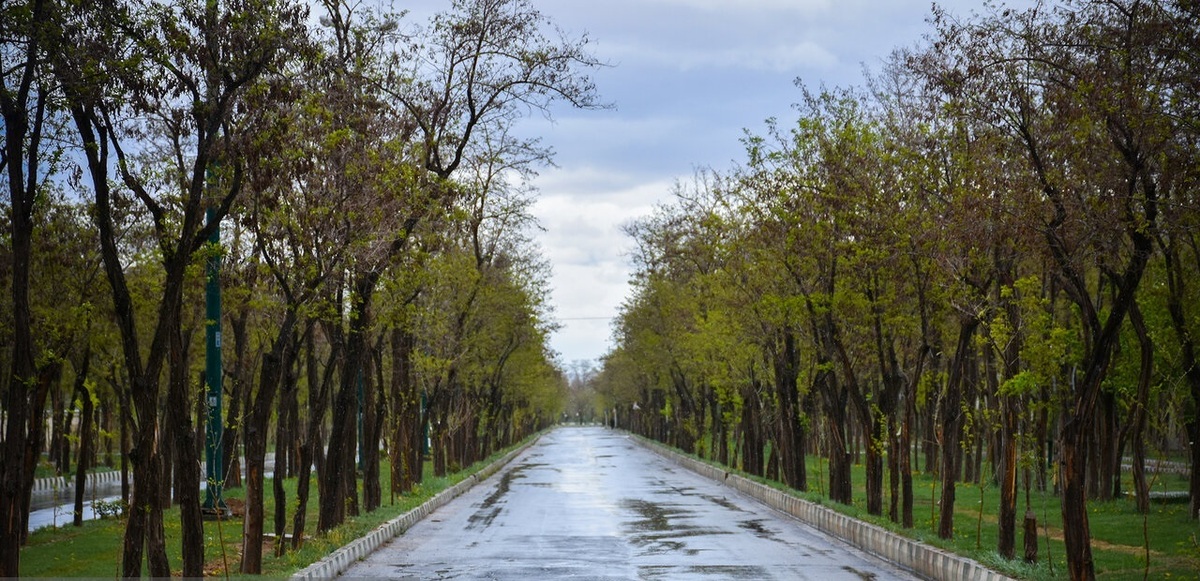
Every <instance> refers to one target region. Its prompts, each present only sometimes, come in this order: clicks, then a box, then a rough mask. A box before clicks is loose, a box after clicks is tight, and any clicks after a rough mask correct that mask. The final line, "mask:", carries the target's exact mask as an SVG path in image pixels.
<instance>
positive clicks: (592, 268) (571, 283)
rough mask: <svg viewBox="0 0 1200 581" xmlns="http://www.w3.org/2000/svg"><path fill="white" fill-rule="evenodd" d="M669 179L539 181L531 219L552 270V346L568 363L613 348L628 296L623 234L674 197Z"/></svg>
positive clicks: (569, 175) (595, 170)
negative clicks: (557, 324) (614, 326)
mask: <svg viewBox="0 0 1200 581" xmlns="http://www.w3.org/2000/svg"><path fill="white" fill-rule="evenodd" d="M672 183H673V182H672V179H671V178H669V177H658V178H654V177H648V176H638V175H632V174H627V173H622V172H620V171H617V170H615V169H612V168H602V167H599V166H579V167H573V168H570V169H554V170H551V171H548V172H545V173H544V174H543V175H541V176H539V177H538V179H537V181H536V182H535V184H536V185H537V186H538V188H539V190H540V191H541V196H539V198H538V201H537V202H536V203H535V204H534V207H533V214H534V216H535V217H536V218H537V219H538V221H539V223H540V224H541V225H542V227H543V228H544V229H545V231H544V232H541V233H540V234H539V237H538V238H539V243H540V244H541V246H542V248H543V251H544V252H545V254H546V257H547V258H549V259H550V261H551V263H552V264H553V274H552V276H551V279H550V287H551V290H550V292H551V300H552V301H553V303H554V304H555V305H556V313H555V314H556V316H557V317H558V318H559V319H560V321H561V323H562V328H561V329H560V330H559V331H557V332H556V333H555V334H554V336H553V337H552V338H551V344H552V346H553V348H554V349H555V350H556V351H558V352H559V353H560V354H561V356H562V359H563V361H564V362H571V361H574V360H577V359H596V358H598V357H600V356H601V355H603V354H604V351H605V350H606V349H607V348H608V347H607V346H608V340H609V336H610V334H611V330H610V326H609V325H610V322H611V320H612V318H613V317H615V316H616V314H617V312H618V309H619V308H620V305H621V303H622V302H623V301H624V300H625V297H626V296H627V295H628V294H629V277H630V274H631V272H632V269H631V268H630V266H629V262H628V256H627V255H628V251H629V249H630V247H631V244H632V241H631V240H630V239H629V238H628V237H626V236H625V234H624V232H623V231H622V230H621V227H622V226H623V225H625V224H627V223H629V222H630V221H632V220H634V219H637V218H639V217H642V216H645V215H647V214H649V213H650V212H651V211H653V208H654V205H655V204H656V203H657V201H658V200H661V199H663V198H665V197H666V196H667V195H668V194H669V192H670V191H671V184H672Z"/></svg>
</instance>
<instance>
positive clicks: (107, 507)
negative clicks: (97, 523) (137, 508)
mask: <svg viewBox="0 0 1200 581" xmlns="http://www.w3.org/2000/svg"><path fill="white" fill-rule="evenodd" d="M128 509H129V504H128V503H126V502H125V501H124V500H121V499H117V500H112V501H109V500H94V501H92V510H94V511H96V515H97V516H99V517H100V518H108V517H117V518H120V517H122V516H124V515H125V511H127V510H128Z"/></svg>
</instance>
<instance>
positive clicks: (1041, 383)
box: [595, 0, 1200, 579]
mask: <svg viewBox="0 0 1200 581" xmlns="http://www.w3.org/2000/svg"><path fill="white" fill-rule="evenodd" d="M929 22H930V26H931V30H930V31H929V33H928V34H927V36H926V40H925V42H924V43H923V44H922V45H920V46H918V47H915V48H912V49H906V50H898V51H896V52H894V53H893V55H892V56H891V57H890V58H889V59H887V61H886V62H885V63H884V66H883V67H882V68H881V70H880V71H879V72H878V73H876V74H872V75H870V76H869V77H868V79H867V81H866V82H865V83H864V86H863V87H862V88H849V89H838V90H835V89H822V90H820V91H813V90H809V89H805V88H803V86H801V88H802V99H801V100H800V103H799V104H798V106H797V110H798V118H797V119H796V120H795V121H794V122H793V123H791V124H790V125H787V124H780V123H778V122H775V121H772V122H770V123H769V124H768V129H767V130H766V131H765V132H764V134H763V135H753V134H748V135H747V137H746V138H745V139H744V143H745V159H744V160H743V161H742V162H740V163H739V164H737V165H736V166H735V167H733V168H731V169H729V170H727V171H704V172H699V174H698V175H697V176H696V177H695V178H694V179H693V180H691V181H690V182H684V183H681V184H679V185H678V186H677V187H676V190H675V192H674V197H673V201H672V202H670V203H667V204H665V205H664V206H662V207H661V208H659V209H658V210H657V211H656V213H655V214H654V215H653V216H651V217H648V218H646V219H644V220H641V221H639V222H636V223H634V224H632V225H631V226H630V227H629V228H628V232H629V234H630V235H631V236H632V238H633V239H634V240H635V241H636V250H635V252H634V255H635V263H636V274H635V291H636V292H635V294H634V296H633V297H632V298H631V299H629V300H628V302H627V303H626V304H625V305H624V307H623V310H622V313H621V316H620V318H619V323H618V327H617V329H616V346H615V347H614V349H613V350H612V351H611V352H610V353H609V354H608V355H607V357H606V360H605V362H604V367H603V371H602V373H601V374H600V375H599V376H598V378H597V380H596V383H595V385H596V386H597V389H598V390H599V391H600V392H601V393H602V394H603V395H604V396H605V398H606V402H607V403H606V405H607V406H608V407H609V408H610V409H612V408H616V413H617V421H618V422H621V423H622V425H627V426H630V427H632V428H633V429H635V430H637V431H639V432H642V433H644V434H647V435H649V436H651V437H654V438H658V439H662V440H664V441H668V442H671V443H672V444H674V445H677V446H679V447H680V448H682V449H684V450H686V451H689V452H692V451H695V452H698V453H702V454H706V455H709V456H711V457H714V458H716V459H718V460H720V461H721V462H728V463H733V464H736V465H739V466H740V467H742V468H743V469H745V470H746V471H748V472H752V473H755V474H770V475H772V476H775V477H778V478H780V479H781V480H782V481H784V482H786V483H787V484H789V485H791V486H792V487H795V488H798V489H802V490H804V489H808V488H811V487H813V483H812V482H811V481H810V479H809V475H808V474H806V469H805V464H804V461H803V458H804V454H805V453H808V452H810V451H811V452H818V453H820V454H822V455H824V456H825V457H827V458H828V463H829V471H828V483H827V484H826V483H818V484H817V486H818V487H821V488H823V489H826V490H827V491H828V494H829V495H830V497H831V498H832V499H834V500H837V501H840V502H843V503H849V502H851V488H850V485H851V482H850V475H851V472H850V466H851V462H852V457H853V455H854V454H855V453H856V451H857V450H859V449H861V450H862V451H863V452H864V453H865V461H864V464H865V468H866V508H867V510H868V511H869V512H870V513H872V514H883V511H884V510H885V492H886V493H888V494H887V496H888V497H889V498H890V502H889V503H888V506H887V507H886V508H887V510H888V514H889V515H890V517H891V518H892V519H893V520H895V521H896V522H898V523H902V524H903V526H905V527H911V526H913V514H912V505H913V490H912V471H913V466H914V463H919V464H920V465H923V466H924V468H925V470H928V471H931V472H933V473H937V474H939V475H940V479H941V484H940V488H941V499H940V509H939V510H940V521H939V526H938V534H939V535H940V536H942V537H944V538H948V537H950V536H951V535H953V528H952V525H953V521H952V515H953V512H954V510H955V483H956V482H957V481H959V480H960V479H968V480H974V481H976V482H978V481H979V479H980V478H981V475H982V472H983V470H984V468H983V463H985V462H986V463H988V464H989V465H990V470H991V474H994V478H995V480H996V482H997V483H998V485H999V487H1000V489H1001V496H1002V500H1001V506H1000V511H999V515H1000V536H999V541H998V543H999V544H998V547H997V548H998V551H999V553H1001V554H1002V555H1004V556H1006V557H1008V558H1013V557H1014V553H1015V544H1016V528H1017V521H1016V517H1017V508H1018V500H1017V499H1018V481H1021V480H1022V475H1023V482H1024V485H1025V487H1026V489H1028V487H1030V486H1036V487H1038V488H1040V489H1045V488H1046V487H1048V486H1053V487H1054V488H1055V490H1056V491H1057V492H1058V493H1059V494H1060V495H1061V505H1062V506H1061V508H1062V516H1063V522H1064V525H1063V532H1064V535H1065V542H1066V549H1067V558H1068V562H1069V570H1070V575H1071V577H1072V578H1073V579H1088V578H1092V577H1094V569H1093V565H1092V559H1091V554H1090V538H1089V530H1088V512H1087V510H1086V506H1085V501H1086V499H1088V498H1098V499H1106V498H1112V497H1114V496H1116V495H1118V494H1120V493H1121V490H1120V482H1121V480H1120V471H1121V459H1122V457H1123V456H1124V455H1126V454H1129V455H1132V457H1133V462H1132V465H1133V476H1134V482H1135V490H1134V492H1135V493H1136V495H1137V502H1138V504H1139V506H1140V507H1141V509H1142V510H1143V511H1145V510H1147V480H1146V476H1145V474H1144V472H1143V470H1142V467H1143V464H1144V461H1145V459H1146V456H1147V449H1148V447H1149V446H1154V448H1155V449H1157V450H1183V451H1186V453H1187V454H1189V455H1190V464H1191V466H1192V473H1191V485H1190V489H1191V516H1192V518H1196V517H1197V511H1198V510H1200V473H1198V472H1200V471H1197V470H1196V469H1195V467H1196V466H1200V415H1198V414H1200V367H1197V362H1196V349H1197V345H1196V335H1197V333H1198V332H1200V327H1198V326H1197V325H1198V323H1197V320H1198V317H1200V311H1198V310H1197V307H1196V304H1197V300H1198V299H1200V297H1198V296H1197V292H1198V290H1200V289H1197V285H1196V284H1195V281H1196V280H1197V279H1198V277H1200V270H1198V269H1200V241H1198V240H1197V237H1196V235H1197V231H1198V230H1197V226H1198V225H1200V224H1198V223H1197V218H1200V214H1198V212H1200V198H1197V193H1198V190H1197V184H1198V183H1200V182H1198V181H1197V179H1198V178H1200V174H1198V173H1197V172H1198V171H1200V157H1198V156H1197V153H1198V152H1197V147H1198V144H1200V139H1198V138H1200V116H1198V111H1200V108H1198V107H1200V101H1197V95H1198V94H1200V91H1198V90H1197V89H1200V87H1198V86H1197V82H1198V79H1200V60H1198V59H1200V11H1198V9H1197V6H1196V4H1195V3H1189V2H1172V1H1161V2H1160V1H1148V0H1106V1H1091V0H1072V1H1067V2H1063V3H1060V4H1055V5H1048V4H1041V3H1037V4H1036V5H1035V6H1033V7H1032V8H1029V9H1023V10H1016V9H1008V8H989V9H987V10H985V11H984V13H982V14H980V15H973V16H971V17H969V18H960V17H956V16H954V15H951V14H948V13H946V12H943V11H937V10H935V11H934V13H933V15H932V17H931V18H930V21H929ZM798 84H799V83H798ZM635 404H636V406H635ZM1149 410H1157V411H1156V412H1150V411H1149ZM706 442H707V443H711V444H706ZM860 447H861V448H860ZM764 450H770V451H771V453H770V454H769V458H765V457H764V456H765V454H764ZM922 454H923V456H924V461H923V462H920V460H921V458H920V456H921V455H922ZM885 471H886V472H888V473H889V475H890V476H889V478H888V479H887V481H888V482H889V483H890V490H889V491H885V490H884V480H885V479H884V474H885ZM1034 543H1035V544H1034V547H1033V549H1034V551H1035V554H1036V540H1034Z"/></svg>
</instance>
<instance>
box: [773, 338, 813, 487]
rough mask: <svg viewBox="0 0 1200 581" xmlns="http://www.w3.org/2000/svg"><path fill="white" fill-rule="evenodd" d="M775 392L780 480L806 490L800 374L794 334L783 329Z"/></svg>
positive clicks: (777, 352)
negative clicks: (781, 477) (781, 478)
mask: <svg viewBox="0 0 1200 581" xmlns="http://www.w3.org/2000/svg"><path fill="white" fill-rule="evenodd" d="M774 351H775V352H774V360H775V395H776V397H777V398H778V400H779V414H778V417H777V419H776V421H777V436H776V441H777V442H778V443H779V450H778V452H779V460H780V468H781V469H782V470H781V474H782V475H783V482H784V484H787V485H788V486H790V487H792V488H795V489H796V490H801V491H807V490H808V473H807V466H806V464H805V458H804V457H805V454H806V453H807V450H806V445H805V434H804V427H803V424H802V423H801V421H800V419H801V418H800V408H801V404H800V401H799V400H800V392H799V389H798V387H797V384H796V382H797V379H798V378H799V375H800V369H799V364H800V354H799V351H798V350H797V349H796V335H795V333H794V332H793V331H791V330H790V329H788V330H784V331H782V333H781V337H780V339H779V340H778V341H776V346H775V350H774Z"/></svg>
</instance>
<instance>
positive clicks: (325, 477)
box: [317, 272, 380, 532]
mask: <svg viewBox="0 0 1200 581" xmlns="http://www.w3.org/2000/svg"><path fill="white" fill-rule="evenodd" d="M379 276H380V273H379V272H372V273H367V274H363V275H361V276H360V278H359V279H358V281H357V283H356V284H355V289H354V290H355V292H354V295H353V299H352V304H351V314H350V332H349V333H348V334H347V338H346V352H345V359H344V363H343V367H342V377H341V382H340V385H339V388H338V390H337V393H336V394H335V395H334V402H333V431H332V432H331V433H330V435H329V446H328V450H327V452H326V462H325V470H324V471H323V472H322V473H321V475H320V478H321V495H320V510H319V511H318V519H317V530H320V531H322V532H323V531H328V530H330V529H332V528H333V527H335V526H337V525H339V524H342V523H343V522H344V521H345V520H346V514H347V512H349V514H351V515H354V514H357V513H358V490H357V488H358V474H357V471H356V470H355V458H354V456H355V452H356V451H357V443H358V429H357V424H358V422H357V412H358V397H357V394H358V382H359V379H360V374H361V373H362V370H363V365H364V360H365V358H366V354H367V349H368V345H367V327H368V324H369V311H370V304H371V296H372V294H373V293H374V290H375V283H376V281H378V279H379Z"/></svg>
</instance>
